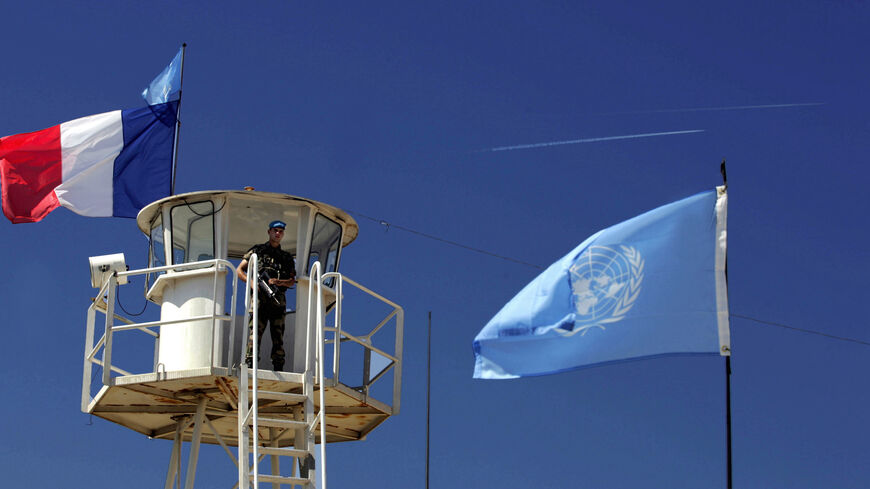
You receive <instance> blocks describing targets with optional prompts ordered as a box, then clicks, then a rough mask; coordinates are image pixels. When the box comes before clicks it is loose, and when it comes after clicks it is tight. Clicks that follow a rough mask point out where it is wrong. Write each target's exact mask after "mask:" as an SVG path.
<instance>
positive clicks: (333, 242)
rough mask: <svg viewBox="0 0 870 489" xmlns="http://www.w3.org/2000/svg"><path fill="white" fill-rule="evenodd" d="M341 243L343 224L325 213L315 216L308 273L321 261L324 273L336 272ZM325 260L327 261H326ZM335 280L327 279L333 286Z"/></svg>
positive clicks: (329, 285)
mask: <svg viewBox="0 0 870 489" xmlns="http://www.w3.org/2000/svg"><path fill="white" fill-rule="evenodd" d="M340 245H341V225H339V224H338V223H337V222H335V221H333V220H332V219H329V218H328V217H326V216H324V215H323V214H317V215H316V216H315V217H314V232H313V234H312V235H311V250H310V252H309V254H308V271H307V272H308V273H311V265H312V264H314V262H315V261H320V265H321V267H322V268H321V270H322V271H323V273H329V272H334V271H336V270H337V268H338V252H339V246H340ZM324 260H325V261H324ZM332 282H333V280H332V279H330V280H328V281H326V285H327V286H328V287H332Z"/></svg>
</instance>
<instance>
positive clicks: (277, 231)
mask: <svg viewBox="0 0 870 489" xmlns="http://www.w3.org/2000/svg"><path fill="white" fill-rule="evenodd" d="M282 239H284V229H283V228H272V229H269V241H271V242H272V243H280V242H281V240H282Z"/></svg>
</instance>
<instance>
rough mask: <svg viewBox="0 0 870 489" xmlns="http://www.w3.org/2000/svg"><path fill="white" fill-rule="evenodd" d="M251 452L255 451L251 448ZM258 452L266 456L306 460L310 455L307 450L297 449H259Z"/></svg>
mask: <svg viewBox="0 0 870 489" xmlns="http://www.w3.org/2000/svg"><path fill="white" fill-rule="evenodd" d="M251 451H253V448H251ZM257 451H258V452H260V453H262V454H264V455H280V456H283V457H296V458H305V457H307V456H308V455H309V453H308V452H306V451H305V450H299V449H297V448H280V447H257Z"/></svg>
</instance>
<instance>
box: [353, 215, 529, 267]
mask: <svg viewBox="0 0 870 489" xmlns="http://www.w3.org/2000/svg"><path fill="white" fill-rule="evenodd" d="M345 210H346V211H347V212H349V213H350V214H353V215H355V216H359V217H362V218H365V219H368V220H370V221H373V222H376V223H378V224H380V225H381V226H384V227H385V228H387V230H389V229H390V228H396V229H400V230H402V231H405V232H408V233H412V234H416V235H418V236H423V237H424V238H429V239H432V240H435V241H440V242H442V243H447V244H449V245H452V246H457V247H459V248H464V249H466V250H469V251H474V252H475V253H480V254H483V255H488V256H492V257H495V258H500V259H502V260H507V261H509V262H513V263H518V264H520V265H525V266H527V267H532V268H536V269H538V270H543V269H544V267H542V266H540V265H535V264H534V263H529V262H525V261H522V260H517V259H516V258H511V257H509V256H504V255H499V254H496V253H493V252H491V251H486V250H481V249H480V248H474V247H472V246H468V245H464V244H462V243H457V242H456V241H450V240H449V239H444V238H439V237H438V236H433V235H431V234H426V233H424V232H421V231H415V230H413V229H411V228H406V227H404V226H399V225H398V224H392V223H389V222H387V221H384V220H383V219H375V218H374V217H369V216H367V215H365V214H360V213H359V212H354V211H350V210H347V209H345Z"/></svg>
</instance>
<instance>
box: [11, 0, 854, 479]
mask: <svg viewBox="0 0 870 489" xmlns="http://www.w3.org/2000/svg"><path fill="white" fill-rule="evenodd" d="M3 17H4V18H5V19H6V20H7V21H6V22H5V23H4V24H5V25H4V29H3V30H2V32H0V42H2V43H3V45H4V46H6V47H7V48H6V49H5V50H4V56H3V66H4V70H3V76H2V77H0V107H2V113H0V134H2V135H7V134H15V133H21V132H28V131H33V130H37V129H42V128H44V127H48V126H51V125H54V124H57V123H59V122H62V121H66V120H71V119H74V118H77V117H81V116H85V115H90V114H95V113H100V112H105V111H108V110H114V109H119V108H134V107H138V106H140V105H141V104H142V101H141V98H140V96H139V93H140V92H141V90H142V88H143V87H144V86H145V85H146V84H147V83H148V82H149V81H150V80H151V78H152V77H153V76H155V75H156V74H157V73H158V72H159V71H160V70H161V69H163V67H164V66H165V65H166V64H167V63H168V62H169V60H170V59H171V58H172V56H173V55H174V54H175V52H176V50H177V49H178V46H179V45H180V44H181V43H182V42H187V43H188V45H189V46H188V51H187V62H186V66H185V78H184V96H183V99H182V113H181V119H182V121H183V122H182V132H181V143H180V155H179V158H180V160H179V168H178V178H177V191H178V192H188V191H195V190H211V189H241V188H242V187H243V186H246V185H250V186H254V187H256V188H257V189H258V190H265V191H273V192H283V193H289V194H294V195H300V196H304V197H309V198H312V199H316V200H321V201H324V202H327V203H329V204H332V205H335V206H337V207H340V208H343V209H345V210H348V211H351V212H355V213H358V214H363V215H366V216H372V217H375V218H377V219H382V220H385V221H388V222H391V223H395V224H396V225H401V226H405V227H407V228H411V229H415V230H418V231H422V232H425V233H428V234H431V235H435V236H439V237H441V238H444V239H447V240H452V241H457V242H461V243H464V244H467V245H468V246H472V247H475V248H480V249H485V250H488V251H491V252H493V253H497V254H500V255H504V256H508V257H512V258H515V259H517V260H521V261H525V262H530V263H534V264H538V265H541V266H546V265H548V264H549V263H551V262H552V261H554V260H556V259H558V258H559V257H561V256H562V255H563V254H564V253H566V252H567V251H568V250H570V249H572V248H573V247H575V246H576V245H577V244H578V243H579V242H581V241H582V240H583V239H584V238H586V237H587V236H589V235H590V234H592V233H594V232H595V231H597V230H599V229H601V228H604V227H607V226H609V225H611V224H614V223H616V222H619V221H622V220H624V219H627V218H629V217H632V216H634V215H637V214H640V213H642V212H644V211H646V210H649V209H651V208H654V207H656V206H659V205H662V204H664V203H667V202H670V201H673V200H676V199H679V198H681V197H685V196H688V195H691V194H694V193H696V192H699V191H702V190H705V189H709V188H712V187H713V186H715V185H718V184H720V182H721V179H720V176H719V171H718V165H719V162H720V161H721V160H722V159H723V158H726V159H727V161H728V170H729V193H730V209H729V216H728V217H729V280H730V300H731V311H732V313H734V314H736V315H742V316H748V317H753V318H758V319H762V320H765V321H771V322H776V323H782V324H786V325H790V326H793V327H798V328H807V329H812V330H816V331H820V332H824V333H826V334H830V335H836V336H843V337H850V338H857V339H861V340H864V341H870V333H868V332H867V331H866V327H867V319H866V314H865V313H864V311H863V306H864V304H865V302H866V299H865V295H866V294H865V289H866V274H867V272H868V264H870V256H868V255H870V254H868V251H867V247H866V246H867V242H868V238H870V233H868V231H867V229H866V226H865V223H866V222H867V217H866V213H867V210H868V204H867V199H866V197H865V195H866V190H865V188H864V187H865V183H866V180H867V177H868V171H867V170H866V167H865V164H864V163H865V161H864V160H865V159H866V155H867V154H870V138H868V135H870V124H868V110H867V109H868V107H870V103H868V102H870V100H868V95H867V90H866V85H867V79H868V68H867V63H866V47H867V46H868V45H870V44H868V41H870V34H868V30H867V26H868V25H870V23H868V21H870V7H868V6H867V4H866V3H865V2H857V1H846V0H842V1H836V2H813V1H795V2H788V3H785V2H782V3H777V2H731V3H729V4H727V5H724V4H722V5H710V4H699V3H698V2H669V1H667V2H657V3H655V4H649V3H646V2H607V3H603V2H602V3H601V4H598V5H596V4H589V3H581V2H474V3H471V2H450V1H448V2H438V3H423V2H380V3H366V4H364V5H363V4H359V3H355V2H354V3H351V2H343V3H334V4H332V5H328V6H319V5H308V4H305V3H302V2H268V3H265V2H264V3H263V4H261V5H256V6H253V5H244V6H242V5H240V4H236V3H230V2H222V1H218V2H187V3H184V4H182V5H173V4H170V3H168V2H167V3H159V4H155V3H153V2H152V3H127V2H123V3H120V2H108V1H105V2H79V3H75V4H73V3H68V2H56V3H54V4H40V5H36V4H27V5H25V4H24V3H16V4H8V5H5V6H4V7H3ZM805 103H820V104H821V105H812V106H796V107H782V108H768V109H743V110H686V111H678V110H675V109H697V108H713V107H719V108H721V107H737V106H756V105H772V104H805ZM689 130H703V132H697V133H686V134H678V135H669V136H659V137H649V138H638V139H624V140H610V141H600V142H589V143H578V144H570V145H560V146H553V147H542V148H530V149H516V150H509V151H499V152H488V151H481V150H486V149H489V148H496V147H505V146H514V145H523V144H534V143H542V142H551V141H565V140H577V139H591V138H603V137H613V136H621V135H631V134H644V133H658V132H672V131H689ZM358 221H359V224H360V236H359V238H358V239H357V241H356V242H354V243H353V244H352V245H351V246H350V247H349V248H347V250H346V252H345V254H344V256H343V260H342V270H341V271H342V272H343V273H345V274H347V275H348V276H349V277H351V278H353V279H356V280H358V281H360V282H362V283H364V284H366V285H367V286H369V287H371V288H372V289H374V290H376V291H379V292H381V293H382V294H384V295H385V296H387V297H389V298H390V299H392V300H395V301H396V302H398V303H399V304H401V305H403V306H404V307H405V309H406V316H405V317H406V324H405V350H404V351H405V357H404V359H405V373H404V383H403V394H404V395H403V399H402V412H401V414H400V415H399V416H397V417H396V418H394V419H390V420H388V421H387V422H386V423H385V424H384V425H382V426H381V427H380V428H378V429H377V430H376V431H375V432H374V433H372V434H371V435H370V436H369V438H368V439H367V440H366V441H364V442H360V443H347V444H341V445H336V446H330V447H329V452H328V467H329V482H330V485H331V486H333V487H351V486H354V485H356V486H358V487H393V488H406V487H423V485H424V464H425V419H426V418H425V413H426V411H425V366H426V315H427V312H428V311H432V315H433V339H432V352H433V358H432V366H433V375H432V395H433V399H432V445H431V449H432V460H431V487H433V488H445V487H475V488H481V489H487V488H496V487H505V486H511V487H584V488H633V487H654V488H696V487H725V425H724V419H725V407H724V406H725V387H724V367H723V361H722V359H720V358H712V357H710V358H665V359H655V360H646V361H638V362H631V363H626V364H621V365H615V366H607V367H600V368H592V369H586V370H580V371H576V372H571V373H564V374H559V375H555V376H549V377H539V378H531V379H520V380H515V381H479V380H472V379H471V371H472V353H471V341H472V338H473V337H474V335H475V334H476V333H477V331H478V330H479V329H480V328H481V327H482V326H483V325H484V324H485V323H486V322H487V321H488V320H489V318H490V317H492V315H493V314H495V313H496V312H497V311H498V310H499V308H500V307H501V306H502V305H503V304H504V303H505V302H506V301H507V300H509V299H510V298H511V297H512V296H513V295H514V294H515V293H516V292H517V291H518V290H519V289H520V288H522V286H523V285H525V284H526V283H527V282H528V281H529V280H531V279H532V278H534V277H535V276H536V274H537V272H538V270H536V269H535V268H532V267H528V266H524V265H521V264H517V263H514V262H510V261H506V260H501V259H498V258H494V257H491V256H487V255H482V254H477V253H474V252H470V251H468V250H465V249H462V248H457V247H452V246H448V245H445V244H444V243H442V242H438V241H433V240H429V239H425V238H422V237H421V236H419V235H415V234H411V233H407V232H403V231H401V230H399V229H397V228H395V227H393V228H391V229H389V230H387V229H386V228H384V227H383V226H381V225H379V224H377V223H374V222H372V221H369V220H367V219H364V218H358ZM256 239H257V240H259V239H260V237H257V238H256ZM0 242H2V250H3V252H4V255H5V256H6V266H5V269H6V271H5V280H3V281H2V282H0V298H2V299H0V300H2V301H3V304H4V305H5V307H4V310H5V311H6V318H5V323H6V325H7V332H8V335H7V340H6V341H4V342H3V345H2V346H0V352H2V357H3V358H4V359H5V364H6V365H7V372H6V375H4V376H2V377H0V387H2V389H3V392H4V393H5V394H4V399H5V402H4V403H3V406H2V408H0V409H2V415H3V418H4V419H6V420H7V422H6V423H5V424H4V427H3V428H2V429H0V437H2V443H0V471H2V473H3V474H4V479H5V480H6V481H7V483H8V484H9V485H27V486H28V487H55V486H57V484H58V483H59V482H61V483H63V484H64V485H66V486H69V487H83V486H84V485H86V484H88V485H90V486H91V487H105V488H109V487H118V486H119V485H122V484H123V486H124V487H129V488H139V487H143V488H144V487H155V486H159V485H161V484H162V483H163V479H164V477H165V470H166V465H167V463H168V460H169V455H170V453H169V452H170V447H171V443H168V442H165V441H153V440H148V439H146V438H145V437H143V436H141V435H138V434H136V433H133V432H131V431H128V430H125V429H123V428H121V427H119V426H116V425H113V424H110V423H108V422H104V421H102V420H99V419H95V420H93V424H90V420H89V417H88V416H87V415H85V414H82V413H81V412H80V411H79V407H78V404H79V401H78V399H79V397H78V396H79V391H80V379H81V355H82V349H83V343H84V341H83V340H84V325H85V310H86V307H87V305H88V300H89V298H90V297H92V296H93V295H94V291H93V290H92V289H91V288H90V287H89V283H88V271H87V257H89V256H93V255H101V254H107V253H116V252H124V253H126V254H127V256H128V263H130V264H131V265H132V266H134V267H139V266H142V265H143V264H144V261H145V254H146V251H147V241H146V239H145V238H144V237H143V236H142V235H141V233H139V231H138V230H137V229H136V227H135V224H134V222H133V221H132V220H125V219H94V218H84V217H80V216H77V215H75V214H73V213H71V212H69V211H67V210H65V209H59V210H56V211H54V212H53V213H52V214H51V215H49V216H48V218H46V219H45V220H44V221H43V222H41V223H37V224H27V225H23V224H22V225H12V224H9V223H8V222H4V223H0ZM140 287H141V284H140V285H139V286H138V287H131V288H129V289H126V290H124V291H123V293H125V294H126V295H125V296H124V297H123V299H124V300H125V301H127V303H128V304H130V308H131V309H138V308H139V307H141V306H142V297H141V295H140V292H138V291H139V290H141V288H140ZM731 333H732V347H733V362H732V364H733V370H734V374H733V377H732V406H733V436H734V487H740V488H780V487H782V488H817V487H838V488H852V487H854V488H858V487H865V486H866V481H867V480H868V479H870V467H868V465H867V463H866V461H867V459H868V456H870V449H868V445H867V443H866V440H867V439H868V438H870V426H868V423H867V422H866V419H865V416H864V414H865V413H864V411H865V410H866V409H865V406H867V405H868V402H870V394H868V390H867V388H866V381H864V380H863V375H862V373H861V372H863V371H864V370H865V369H866V365H867V361H868V358H870V349H868V346H866V345H862V344H857V343H851V342H844V341H837V340H834V339H830V338H824V337H821V336H814V335H809V334H805V333H801V332H797V331H793V330H787V329H784V328H778V327H773V326H768V325H763V324H759V323H756V322H753V321H748V320H745V319H741V318H732V326H731ZM208 448H209V450H204V453H203V458H202V459H201V462H200V471H199V473H198V476H197V483H198V484H199V486H198V487H221V486H223V485H224V484H226V487H230V486H231V485H232V480H233V470H232V466H231V465H230V462H229V461H228V460H227V458H226V456H225V455H224V454H223V452H222V451H221V450H220V449H219V448H214V447H208Z"/></svg>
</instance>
